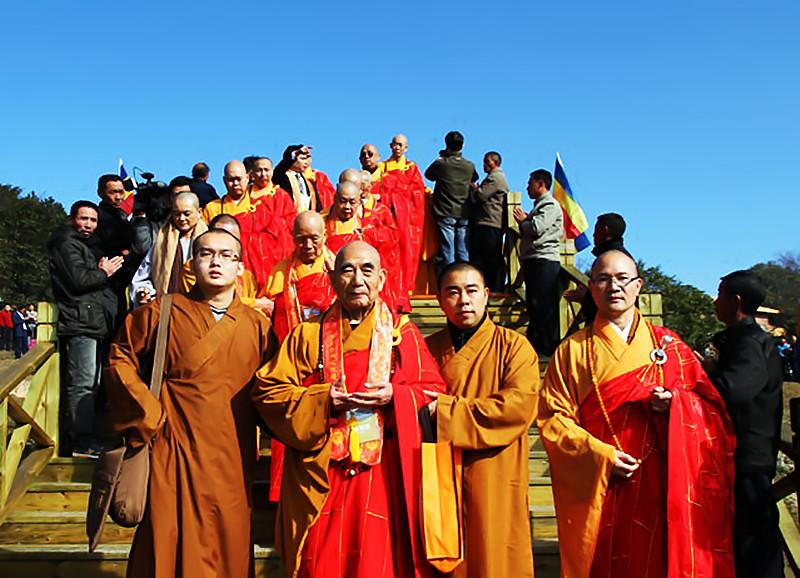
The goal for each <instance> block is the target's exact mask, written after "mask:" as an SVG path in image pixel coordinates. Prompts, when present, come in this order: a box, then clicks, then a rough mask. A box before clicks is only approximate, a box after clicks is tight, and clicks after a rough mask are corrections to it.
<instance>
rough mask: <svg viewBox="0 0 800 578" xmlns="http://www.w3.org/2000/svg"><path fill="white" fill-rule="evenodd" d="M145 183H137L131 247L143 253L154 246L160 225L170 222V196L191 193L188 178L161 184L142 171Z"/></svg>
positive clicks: (139, 253) (151, 175)
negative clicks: (145, 179) (137, 189)
mask: <svg viewBox="0 0 800 578" xmlns="http://www.w3.org/2000/svg"><path fill="white" fill-rule="evenodd" d="M143 176H145V177H146V178H147V177H149V178H148V180H147V182H146V183H144V184H143V185H140V186H139V191H138V192H137V193H136V199H135V201H134V205H133V221H132V222H133V250H134V252H135V253H136V254H137V255H140V256H144V255H147V252H148V251H149V250H150V248H151V247H152V246H153V243H154V242H155V240H156V236H157V235H158V232H159V231H160V230H161V227H163V226H164V224H165V223H166V222H167V221H169V216H170V210H171V207H172V199H174V198H175V195H177V194H178V193H188V192H191V187H190V185H191V182H192V180H191V179H190V178H188V177H183V176H180V177H175V178H174V179H172V180H171V181H170V182H169V185H168V186H167V185H164V183H162V182H160V181H153V180H152V179H153V174H152V173H143Z"/></svg>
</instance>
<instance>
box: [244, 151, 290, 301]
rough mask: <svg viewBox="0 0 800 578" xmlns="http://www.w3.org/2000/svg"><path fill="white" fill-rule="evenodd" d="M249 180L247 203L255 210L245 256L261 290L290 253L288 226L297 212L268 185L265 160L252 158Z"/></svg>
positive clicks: (267, 161)
mask: <svg viewBox="0 0 800 578" xmlns="http://www.w3.org/2000/svg"><path fill="white" fill-rule="evenodd" d="M250 178H251V182H252V185H251V190H250V202H251V203H253V205H254V206H255V208H256V210H255V214H254V216H253V218H254V221H255V222H254V227H253V229H254V230H253V234H252V238H251V240H250V251H249V256H250V262H251V269H252V271H253V273H254V274H255V276H256V280H257V282H258V285H259V286H261V287H263V286H264V285H265V284H266V283H267V278H268V277H269V274H270V272H271V271H272V269H273V268H274V267H275V265H277V264H278V262H279V261H281V260H283V259H285V258H286V257H288V256H289V255H291V254H292V250H293V249H294V243H293V242H292V224H293V223H294V218H295V217H296V216H297V210H296V209H295V206H294V202H293V201H292V198H291V196H290V195H289V193H287V192H286V191H284V190H283V189H281V188H280V187H279V186H277V185H276V184H274V183H273V182H272V161H271V160H270V159H269V158H267V157H255V158H254V159H253V169H252V170H251V171H250Z"/></svg>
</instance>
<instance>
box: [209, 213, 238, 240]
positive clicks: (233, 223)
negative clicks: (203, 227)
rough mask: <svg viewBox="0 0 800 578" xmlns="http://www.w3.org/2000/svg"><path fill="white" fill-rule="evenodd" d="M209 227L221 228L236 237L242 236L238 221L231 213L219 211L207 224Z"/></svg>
mask: <svg viewBox="0 0 800 578" xmlns="http://www.w3.org/2000/svg"><path fill="white" fill-rule="evenodd" d="M208 228H209V229H223V230H225V231H228V232H229V233H230V234H231V235H234V236H235V237H236V238H237V239H241V237H242V229H241V227H240V226H239V221H238V220H237V219H236V217H234V216H233V215H229V214H228V213H220V214H219V215H217V216H216V217H214V218H213V219H211V222H210V223H209V224H208Z"/></svg>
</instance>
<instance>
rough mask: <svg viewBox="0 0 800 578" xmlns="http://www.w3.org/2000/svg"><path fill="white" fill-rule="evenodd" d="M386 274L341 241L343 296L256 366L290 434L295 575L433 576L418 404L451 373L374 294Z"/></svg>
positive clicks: (370, 253) (263, 395) (281, 433)
mask: <svg viewBox="0 0 800 578" xmlns="http://www.w3.org/2000/svg"><path fill="white" fill-rule="evenodd" d="M385 277H386V271H385V270H384V269H383V268H382V267H381V264H380V257H379V255H378V252H377V251H376V250H375V249H374V248H373V247H371V246H370V245H368V244H366V243H364V242H360V241H356V242H353V243H350V244H348V245H346V246H345V247H344V248H343V249H342V250H341V251H340V252H339V254H338V255H337V257H336V266H335V270H334V273H333V276H332V284H333V287H334V290H335V291H336V295H337V302H336V303H335V304H334V305H332V306H331V308H330V309H328V311H326V312H325V314H323V316H322V317H321V318H320V319H319V320H317V321H313V322H308V323H302V324H300V325H299V326H298V327H296V328H295V329H294V330H293V331H292V332H291V333H290V334H289V336H288V337H287V338H286V340H285V341H284V342H283V344H282V346H281V349H280V352H279V353H278V355H277V356H276V357H275V358H274V359H273V360H272V361H271V362H270V363H268V364H267V365H266V366H264V367H263V368H262V369H261V370H260V371H259V372H258V386H257V387H256V388H255V389H254V391H253V400H254V402H255V404H256V407H257V408H258V411H259V412H260V413H261V415H262V417H263V418H264V420H265V421H266V423H267V426H268V427H269V428H270V430H271V431H272V432H273V433H274V434H275V435H276V436H277V437H278V438H279V439H280V440H281V441H283V442H284V443H285V444H286V456H285V466H284V467H285V475H284V477H283V482H282V487H281V501H280V504H279V505H278V521H277V529H276V547H277V549H278V551H279V552H280V554H281V557H282V558H283V561H284V564H285V565H286V569H287V574H288V576H289V577H291V578H297V577H299V578H329V577H330V578H345V577H347V578H423V577H431V576H432V566H431V565H430V564H429V562H428V561H427V559H426V556H425V552H424V548H423V545H422V539H421V532H420V518H419V504H420V495H419V489H420V476H421V473H420V470H419V468H420V436H421V434H420V431H419V422H418V421H417V411H418V410H419V409H420V408H422V407H423V404H426V403H428V402H430V401H431V399H430V398H429V397H428V396H427V395H426V394H425V393H424V391H425V390H429V391H432V392H443V391H444V383H443V382H442V379H441V377H440V376H439V373H438V370H437V369H436V362H435V361H434V360H433V358H432V357H431V355H430V353H429V352H428V349H427V347H426V346H425V343H424V341H423V339H422V336H421V335H420V333H419V330H418V329H417V328H416V327H415V326H414V325H413V324H412V323H411V322H409V321H407V318H405V317H404V318H402V319H401V320H399V321H398V322H394V321H393V318H392V314H391V312H390V311H389V309H388V307H387V306H386V305H385V304H384V303H383V302H382V301H381V299H380V298H379V297H378V293H379V291H380V286H381V284H382V283H383V282H384V280H385Z"/></svg>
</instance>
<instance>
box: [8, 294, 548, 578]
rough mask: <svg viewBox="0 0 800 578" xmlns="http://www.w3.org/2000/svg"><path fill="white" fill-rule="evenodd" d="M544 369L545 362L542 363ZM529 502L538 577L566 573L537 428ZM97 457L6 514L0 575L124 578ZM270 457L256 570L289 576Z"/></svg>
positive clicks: (53, 468) (508, 321)
mask: <svg viewBox="0 0 800 578" xmlns="http://www.w3.org/2000/svg"><path fill="white" fill-rule="evenodd" d="M413 305H414V313H413V314H412V319H413V320H414V321H415V323H417V325H418V326H419V327H420V329H421V330H422V332H423V333H424V334H426V335H427V334H430V333H433V332H434V331H436V330H438V329H440V328H441V327H443V326H444V317H443V315H442V313H441V311H440V310H439V307H438V304H437V302H436V300H435V298H432V297H430V298H423V299H416V300H414V302H413ZM490 313H491V315H492V318H493V319H494V320H495V321H497V322H498V323H500V324H502V325H506V326H509V327H512V328H514V329H516V330H524V326H525V323H526V321H527V320H526V318H525V311H524V306H522V305H521V304H520V302H519V300H518V299H516V298H514V297H510V296H497V297H495V296H493V297H492V299H491V303H490ZM542 371H544V364H543V366H542ZM529 445H530V450H529V480H528V501H529V513H530V519H531V524H532V530H533V548H534V559H535V571H536V576H537V578H556V577H557V576H558V575H559V559H558V540H557V531H556V520H555V511H554V509H553V498H552V493H551V489H550V477H549V466H548V463H547V458H546V455H545V452H544V449H543V448H542V446H541V442H540V440H539V437H538V434H537V432H536V430H535V429H532V430H531V431H530V433H529ZM93 468H94V461H93V460H90V459H86V458H54V459H52V460H50V462H49V463H48V464H47V465H46V466H45V467H44V469H43V470H42V471H41V472H40V473H39V474H38V476H37V477H36V478H35V480H34V482H33V484H32V485H30V486H29V487H28V490H27V492H26V493H25V494H24V495H23V496H22V497H21V498H20V499H19V500H17V501H16V502H15V504H14V505H13V507H12V508H11V509H10V512H9V513H8V514H7V516H6V517H5V520H2V519H0V577H2V578H44V577H59V578H111V577H116V576H124V575H125V568H126V565H127V556H128V551H129V549H130V543H131V540H132V538H133V534H134V531H135V530H134V529H128V528H122V527H120V526H117V525H116V524H114V523H113V522H112V521H111V520H110V519H109V520H107V522H106V528H105V532H104V535H103V543H102V545H101V546H100V547H99V548H98V550H97V551H95V552H93V553H90V552H88V547H87V538H86V531H85V516H86V505H87V501H88V497H89V488H90V481H91V476H92V471H93ZM268 472H269V454H268V452H266V453H265V454H264V455H263V456H262V459H261V460H260V461H259V464H258V471H257V475H256V483H255V487H254V503H255V506H256V510H255V513H254V520H253V529H254V534H255V542H256V546H255V558H256V563H255V569H256V576H257V577H259V578H279V577H282V576H284V571H283V565H282V563H281V562H280V559H279V557H278V556H277V553H276V552H275V550H274V549H273V548H272V544H273V542H274V522H275V507H274V506H273V505H272V504H270V503H269V502H268V500H267V495H268V478H269V475H268Z"/></svg>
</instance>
